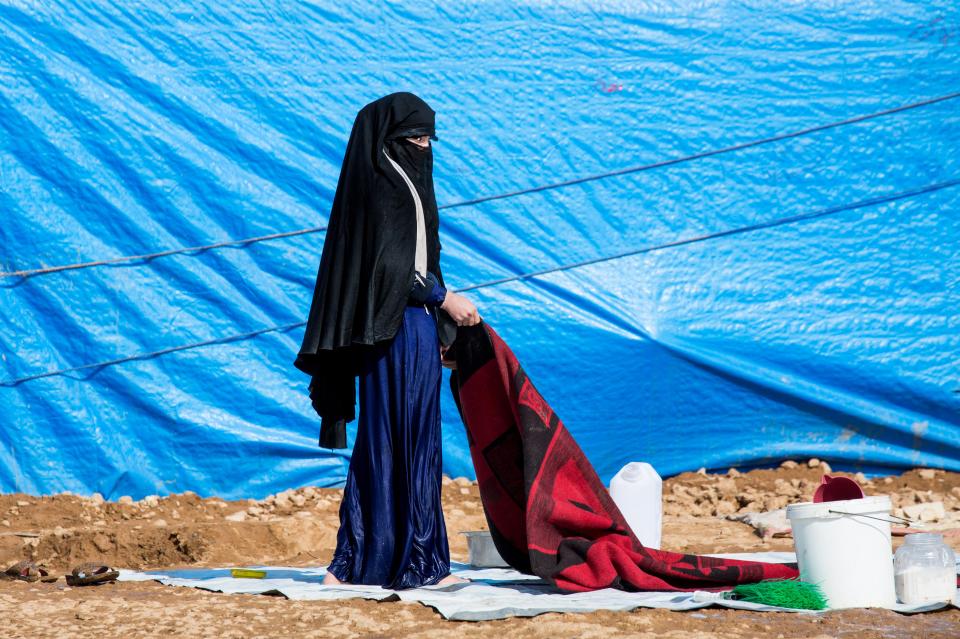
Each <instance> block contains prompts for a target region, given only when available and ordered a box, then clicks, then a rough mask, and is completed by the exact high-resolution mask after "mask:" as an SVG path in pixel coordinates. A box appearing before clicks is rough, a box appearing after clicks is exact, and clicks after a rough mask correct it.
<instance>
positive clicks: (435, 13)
mask: <svg viewBox="0 0 960 639" xmlns="http://www.w3.org/2000/svg"><path fill="white" fill-rule="evenodd" d="M399 90H407V91H413V92H415V93H417V94H419V95H421V96H422V97H424V98H425V99H426V100H427V101H428V102H429V103H430V104H431V105H432V106H433V107H434V109H435V110H436V111H437V113H438V120H437V122H438V135H439V138H440V141H439V142H438V143H437V144H436V146H435V167H436V168H435V179H436V185H437V199H438V202H439V204H440V205H441V206H445V205H447V206H446V208H443V209H442V210H441V219H442V222H441V241H442V243H443V267H444V273H445V274H446V276H447V279H448V283H449V284H451V286H452V287H454V288H469V287H473V286H476V285H483V284H486V285H485V286H480V287H479V288H473V289H472V290H470V291H468V292H467V293H466V294H467V295H468V296H470V297H471V298H472V299H473V300H474V301H475V302H476V303H477V305H478V307H479V308H480V311H481V313H482V315H483V316H484V318H485V319H486V320H488V321H489V322H490V323H491V324H492V325H493V326H494V327H495V328H496V330H497V331H498V332H499V333H500V334H501V335H502V336H503V337H504V339H505V340H506V341H507V342H508V343H509V344H510V345H511V347H512V348H513V349H514V350H515V352H516V353H517V355H518V357H519V359H520V361H521V362H523V364H524V366H525V368H526V369H527V372H528V373H529V375H530V377H531V379H532V380H533V381H534V382H535V384H536V385H537V387H538V388H539V390H540V391H541V392H542V394H543V395H544V396H545V397H546V398H547V400H548V401H550V402H551V404H552V405H553V407H554V408H555V409H556V411H557V412H558V413H559V415H560V416H561V417H562V418H563V420H564V422H565V423H566V424H567V426H568V427H569V428H570V431H571V432H572V433H573V435H574V437H576V438H577V439H578V441H579V442H580V444H581V445H582V447H583V448H584V450H585V452H586V454H587V456H588V457H589V458H590V460H591V461H592V462H593V463H594V465H595V466H596V468H597V470H598V472H599V473H600V475H601V477H602V478H603V479H604V480H609V478H610V477H611V476H612V475H613V474H614V473H615V472H616V471H617V470H618V469H619V468H620V467H621V466H622V465H623V464H624V463H626V462H628V461H631V460H644V461H649V462H651V463H652V464H653V465H654V466H655V467H656V468H657V469H658V470H659V471H660V472H661V473H662V474H665V475H669V474H673V473H677V472H680V471H684V470H691V469H696V468H698V467H701V466H705V467H707V468H710V469H726V468H727V467H729V466H739V467H751V466H762V465H764V464H771V463H776V462H778V461H779V460H782V459H784V458H798V459H800V458H807V457H813V456H815V457H819V458H822V459H827V460H829V461H830V462H831V463H832V464H833V465H834V467H839V468H847V469H859V470H864V471H866V472H879V471H884V470H887V469H896V468H905V467H911V466H931V467H939V468H947V469H952V470H956V471H960V314H958V308H960V215H958V204H960V196H958V194H960V185H958V184H957V180H958V179H960V100H958V99H943V100H939V101H934V102H932V103H929V104H926V105H925V106H920V107H917V108H911V109H906V110H902V111H896V112H893V113H887V114H885V115H879V116H877V117H873V118H868V119H865V120H862V121H856V122H850V123H847V124H843V125H840V126H836V127H831V128H826V129H822V130H816V131H810V132H807V133H804V134H802V135H798V136H793V137H783V138H780V139H776V140H773V141H770V142H767V143H764V144H759V145H747V146H744V147H743V148H738V149H736V150H732V151H729V152H725V153H722V154H718V155H708V156H706V157H699V158H693V159H689V160H686V161H682V162H677V163H669V162H668V163H666V164H663V165H659V166H653V167H651V168H648V169H646V170H642V171H632V172H623V171H624V170H625V169H629V168H631V167H639V166H646V165H656V164H658V163H661V162H665V161H668V160H673V159H677V158H684V157H687V156H692V155H697V154H700V153H703V152H707V151H711V150H715V149H723V148H726V147H730V146H735V145H740V144H742V143H746V142H751V141H755V140H762V139H765V138H770V137H775V136H781V135H782V134H785V133H790V132H792V131H801V130H804V129H810V128H814V127H819V126H821V125H824V124H827V123H831V122H838V121H843V120H849V119H851V118H857V117H858V116H861V115H867V114H873V113H878V112H882V111H885V110H889V109H893V108H896V107H898V106H902V105H907V104H911V103H915V102H919V101H925V100H930V99H931V98H936V97H938V96H947V95H949V94H952V93H954V92H957V91H960V9H958V7H957V5H956V3H952V2H949V1H948V0H944V1H941V2H920V1H908V0H893V1H892V2H891V1H887V2H863V3H852V4H844V3H840V4H838V3H834V2H816V1H814V2H804V3H780V2H771V1H770V0H757V1H747V2H737V3H705V2H679V3H667V2H646V3H634V2H622V1H612V0H611V1H604V0H600V1H599V2H589V3H587V2H559V3H542V2H505V1H501V0H493V1H489V2H465V3H453V4H450V3H442V2H436V3H431V2H418V3H410V4H406V3H370V4H365V3H346V2H331V1H328V0H316V1H314V2H298V3H292V2H271V1H268V2H261V1H256V2H254V1H246V0H230V1H227V2H211V3H198V2H192V1H191V2H185V1H177V0H164V1H163V2H160V1H157V0H138V1H137V2H124V3H112V2H106V1H105V0H99V1H84V0H77V1H75V2H69V3H67V2H64V3H55V2H51V3H46V2H45V3H37V2H32V1H30V2H28V1H23V0H12V1H11V2H5V3H3V5H2V6H0V211H2V223H0V271H2V273H3V274H4V275H3V277H0V327H2V328H0V363H2V366H0V368H2V370H0V376H2V379H0V402H2V410H0V489H2V490H3V491H24V492H29V493H53V492H58V491H64V490H70V491H75V492H79V493H91V492H93V491H99V492H101V493H102V494H104V495H105V496H107V497H117V496H119V495H124V494H129V495H132V496H134V497H138V496H142V495H145V494H149V493H161V494H163V493H169V492H178V491H183V490H188V489H189V490H193V491H196V492H198V493H200V494H202V495H210V494H218V495H222V496H224V497H241V496H244V497H261V496H263V495H265V494H267V493H270V492H274V491H277V490H280V489H283V488H288V487H294V486H300V485H305V484H319V485H335V484H337V483H338V482H341V481H342V480H343V478H344V477H345V475H346V466H347V463H348V455H349V452H348V451H347V452H343V451H328V450H322V449H319V448H318V447H317V432H318V428H319V423H318V419H317V417H316V416H315V415H314V414H313V412H312V410H311V408H310V405H309V401H308V398H307V395H306V384H307V382H308V380H307V378H306V377H305V376H304V375H302V374H301V373H300V372H298V371H297V370H296V369H294V368H293V366H292V361H293V358H294V355H295V353H296V351H297V348H298V346H299V342H300V338H301V335H302V330H303V329H302V326H300V325H299V324H300V323H301V322H303V321H304V320H305V319H306V314H307V310H308V307H309V301H310V296H311V290H312V286H313V281H314V277H315V274H316V268H317V264H318V260H319V256H320V251H321V247H322V243H323V233H322V232H321V231H317V232H311V233H305V234H300V235H293V236H287V237H281V238H275V239H270V240H265V241H258V242H253V243H241V244H233V245H229V246H220V247H215V248H211V249H207V250H197V251H192V252H186V253H177V254H173V255H169V256H161V257H156V258H151V259H140V260H132V261H131V260H128V261H120V262H118V263H113V264H105V265H100V266H91V267H85V268H78V269H70V270H54V271H53V272H40V273H33V274H22V273H21V274H16V272H17V271H30V270H34V271H35V270H36V269H44V268H47V267H56V266H63V265H69V264H79V263H85V262H94V261H102V260H113V259H115V258H122V257H124V256H131V255H143V254H152V253H156V252H161V251H167V250H174V249H180V248H184V247H197V246H205V245H210V244H217V243H222V242H230V241H233V240H242V239H245V238H251V237H259V236H264V235H269V234H275V233H285V232H288V231H295V230H298V229H308V228H314V227H322V226H323V224H324V223H325V220H326V216H327V214H328V212H329V207H330V202H331V197H332V194H333V190H334V188H335V186H336V181H337V177H338V173H339V168H340V161H341V158H342V154H343V151H344V148H345V145H346V139H347V136H348V134H349V131H350V126H351V124H352V121H353V117H354V115H355V114H356V112H357V110H358V109H359V108H360V107H361V106H363V105H364V104H366V103H367V102H369V101H371V100H373V99H375V98H377V97H379V96H381V95H384V94H387V93H391V92H394V91H399ZM609 172H620V173H619V174H616V175H610V176H607V177H602V178H598V179H594V180H588V181H583V182H577V183H574V184H569V185H565V186H559V187H556V188H549V189H546V190H537V191H533V192H527V193H523V194H519V195H513V196H510V197H504V198H499V199H486V200H484V201H482V202H478V203H473V204H467V205H463V206H450V205H453V204H457V203H462V202H464V201H467V200H472V199H476V198H486V197H488V196H494V195H498V194H507V193H510V192H515V191H518V190H521V191H523V190H529V189H534V188H535V187H541V186H545V185H551V184H556V183H558V182H564V181H570V180H577V179H578V178H584V177H588V176H595V175H599V174H604V173H609ZM617 256H619V257H617ZM555 267H564V268H563V269H561V270H554V271H551V272H547V273H542V274H540V275H535V276H531V277H521V278H517V277H516V276H518V275H524V274H530V273H537V272H542V271H549V270H551V269H554V268H555ZM511 278H513V279H511ZM501 280H508V281H501ZM278 327H279V328H278ZM269 329H276V330H269ZM260 331H266V332H260ZM251 333H256V334H254V335H250V334H251ZM198 344H199V345H198ZM181 347H182V348H181ZM151 353H155V354H154V355H150V354H151ZM131 358H132V359H131ZM115 360H122V361H119V362H116V361H115ZM100 364H103V365H100ZM89 365H93V366H89ZM73 369H78V370H73ZM64 371H65V372H64ZM47 373H52V374H50V375H45V374H47ZM41 375H45V376H41ZM38 376H40V377H38ZM443 401H444V405H443V428H444V468H445V471H446V472H447V473H449V474H451V475H455V476H456V475H467V476H472V475H473V471H472V467H471V463H470V458H469V452H468V449H467V445H466V438H465V434H464V430H463V427H462V425H461V424H460V422H459V418H458V416H457V414H456V408H455V406H454V404H453V401H452V399H451V397H449V394H448V393H446V392H445V396H444V400H443ZM351 426H352V430H351V432H350V436H351V438H352V437H353V436H354V433H355V427H356V424H355V423H354V424H352V425H351Z"/></svg>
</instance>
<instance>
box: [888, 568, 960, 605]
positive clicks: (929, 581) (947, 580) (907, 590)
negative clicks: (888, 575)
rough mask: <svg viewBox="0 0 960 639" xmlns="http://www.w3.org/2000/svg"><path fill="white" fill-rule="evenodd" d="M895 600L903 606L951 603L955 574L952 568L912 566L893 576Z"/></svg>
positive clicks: (955, 588) (955, 589)
mask: <svg viewBox="0 0 960 639" xmlns="http://www.w3.org/2000/svg"><path fill="white" fill-rule="evenodd" d="M894 582H895V583H896V588H897V599H899V600H900V602H901V603H905V604H922V603H934V602H937V601H953V596H954V594H956V591H957V573H956V572H955V571H954V570H953V569H952V568H934V567H930V568H923V567H920V566H914V567H910V568H907V569H906V570H904V571H903V572H898V573H896V574H895V575H894Z"/></svg>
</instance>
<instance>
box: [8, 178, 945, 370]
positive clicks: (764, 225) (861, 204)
mask: <svg viewBox="0 0 960 639" xmlns="http://www.w3.org/2000/svg"><path fill="white" fill-rule="evenodd" d="M957 185H960V179H953V180H947V181H944V182H936V183H933V184H928V185H926V186H922V187H920V188H917V189H911V190H909V191H900V192H898V193H893V194H891V195H884V196H880V197H875V198H869V199H866V200H859V201H857V202H852V203H850V204H844V205H841V206H835V207H830V208H826V209H820V210H818V211H811V212H809V213H801V214H798V215H791V216H788V217H782V218H778V219H776V220H771V221H769V222H760V223H757V224H750V225H748V226H741V227H737V228H734V229H728V230H726V231H717V232H716V233H708V234H706V235H700V236H697V237H692V238H687V239H683V240H676V241H673V242H667V243H666V244H658V245H656V246H648V247H644V248H640V249H635V250H632V251H626V252H623V253H617V254H615V255H608V256H604V257H598V258H594V259H590V260H584V261H582V262H575V263H572V264H564V265H561V266H556V267H552V268H549V269H544V270H541V271H532V272H529V273H522V274H520V275H514V276H511V277H506V278H502V279H499V280H491V281H489V282H483V283H481V284H473V285H470V286H465V287H462V288H459V289H454V290H455V292H463V291H472V290H476V289H479V288H487V287H490V286H498V285H500V284H506V283H508V282H516V281H521V280H527V279H530V278H533V277H539V276H542V275H548V274H550V273H557V272H560V271H569V270H572V269H575V268H581V267H584V266H590V265H592V264H599V263H601V262H609V261H611V260H617V259H622V258H625V257H632V256H634V255H640V254H642V253H650V252H652V251H659V250H663V249H668V248H674V247H677V246H686V245H689V244H696V243H698V242H704V241H706V240H711V239H715V238H719V237H729V236H731V235H739V234H742V233H749V232H751V231H758V230H762V229H769V228H774V227H778V226H784V225H787V224H794V223H797V222H804V221H808V220H813V219H817V218H823V217H827V216H829V215H836V214H838V213H844V212H846V211H852V210H856V209H861V208H865V207H868V206H876V205H878V204H886V203H888V202H896V201H898V200H904V199H907V198H910V197H916V196H918V195H925V194H928V193H933V192H936V191H940V190H943V189H947V188H950V187H953V186H957ZM305 324H306V322H295V323H293V324H283V325H281V326H272V327H269V328H263V329H259V330H256V331H251V332H249V333H240V334H238V335H230V336H228V337H221V338H216V339H212V340H205V341H202V342H195V343H192V344H184V345H181V346H174V347H171V348H165V349H161V350H158V351H152V352H149V353H139V354H137V355H130V356H128V357H121V358H118V359H112V360H107V361H103V362H97V363H94V364H84V365H82V366H75V367H73V368H65V369H60V370H55V371H48V372H46V373H38V374H36V375H28V376H26V377H20V378H16V379H11V380H6V381H3V382H0V386H5V387H12V386H18V385H20V384H23V383H25V382H29V381H34V380H37V379H43V378H45V377H55V376H62V375H67V374H69V373H76V372H79V371H83V370H89V369H99V368H103V367H106V366H114V365H116V364H123V363H125V362H132V361H137V360H145V359H152V358H154V357H159V356H161V355H166V354H168V353H175V352H178V351H185V350H190V349H193V348H199V347H201V346H211V345H214V344H225V343H229V342H236V341H241V340H245V339H250V338H252V337H257V336H258V335H263V334H265V333H273V332H281V331H288V330H293V329H295V328H298V327H300V326H304V325H305Z"/></svg>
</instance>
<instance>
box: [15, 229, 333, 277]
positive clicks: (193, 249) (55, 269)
mask: <svg viewBox="0 0 960 639" xmlns="http://www.w3.org/2000/svg"><path fill="white" fill-rule="evenodd" d="M326 228H327V227H325V226H314V227H311V228H307V229H299V230H296V231H285V232H283V233H271V234H270V235H260V236H258V237H248V238H246V239H244V240H227V241H225V242H217V243H216V244H205V245H203V246H188V247H185V248H178V249H170V250H169V251H160V252H159V253H144V254H143V255H125V256H123V257H115V258H112V259H109V260H97V261H95V262H80V263H78V264H64V265H63V266H50V267H47V268H37V269H31V270H28V271H11V272H9V273H0V278H4V277H32V276H34V275H46V274H48V273H59V272H60V271H73V270H77V269H81V268H92V267H94V266H107V265H111V264H123V263H124V262H135V261H137V260H152V259H154V258H157V257H167V256H169V255H179V254H180V253H199V252H201V251H209V250H210V249H216V248H224V247H227V246H245V245H247V244H253V243H255V242H264V241H266V240H278V239H280V238H283V237H293V236H295V235H306V234H307V233H319V232H320V231H323V230H325V229H326Z"/></svg>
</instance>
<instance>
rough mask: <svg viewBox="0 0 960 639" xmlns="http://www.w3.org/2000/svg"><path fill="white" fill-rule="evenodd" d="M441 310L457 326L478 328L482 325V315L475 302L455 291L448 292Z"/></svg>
mask: <svg viewBox="0 0 960 639" xmlns="http://www.w3.org/2000/svg"><path fill="white" fill-rule="evenodd" d="M440 308H442V309H443V310H445V311H446V312H447V315H449V316H450V317H451V318H452V319H453V321H454V322H456V323H457V326H476V325H477V324H479V323H480V313H478V312H477V307H476V306H474V305H473V302H471V301H470V300H468V299H467V298H465V297H464V296H463V295H460V294H458V293H454V292H453V291H447V296H446V297H445V298H444V299H443V304H441V305H440Z"/></svg>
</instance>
